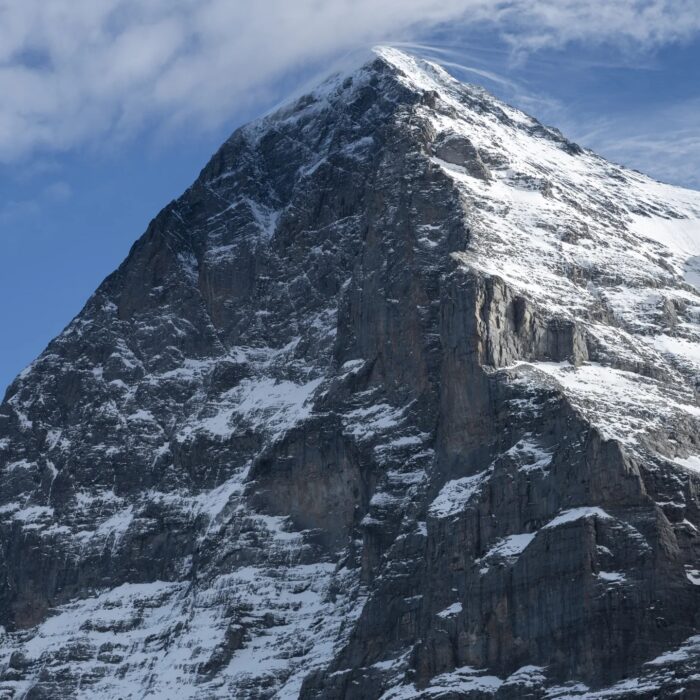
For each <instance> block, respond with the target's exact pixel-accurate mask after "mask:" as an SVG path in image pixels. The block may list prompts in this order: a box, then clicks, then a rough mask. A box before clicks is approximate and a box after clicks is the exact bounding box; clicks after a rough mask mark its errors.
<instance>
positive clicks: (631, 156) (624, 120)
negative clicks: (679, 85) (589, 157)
mask: <svg viewBox="0 0 700 700" xmlns="http://www.w3.org/2000/svg"><path fill="white" fill-rule="evenodd" d="M698 114H700V98H692V99H688V100H684V101H681V102H677V103H674V104H671V105H665V106H662V107H660V108H654V107H653V105H651V106H650V108H649V109H647V110H645V111H644V112H643V113H641V114H640V113H638V112H637V113H634V114H629V113H628V114H620V115H618V116H616V117H614V118H606V119H599V120H597V121H596V122H595V123H593V124H590V123H589V124H583V123H577V122H576V120H575V119H573V120H572V121H571V123H570V124H569V131H570V132H572V133H574V134H575V135H576V138H577V139H578V140H579V141H580V142H581V143H582V144H584V145H586V146H589V147H591V148H594V149H595V150H596V151H598V152H599V153H601V154H602V155H604V156H606V157H607V158H609V159H611V160H614V161H617V162H619V163H624V164H625V165H628V166H630V167H634V168H637V169H638V170H641V171H642V172H645V173H650V174H652V175H654V176H655V177H656V178H658V179H660V180H663V181H665V182H669V183H671V184H682V185H685V186H690V187H695V188H697V189H700V168H699V165H700V120H698Z"/></svg>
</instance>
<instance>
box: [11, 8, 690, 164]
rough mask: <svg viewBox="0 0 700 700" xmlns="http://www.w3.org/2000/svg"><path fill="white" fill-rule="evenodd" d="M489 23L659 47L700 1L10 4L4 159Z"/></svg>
mask: <svg viewBox="0 0 700 700" xmlns="http://www.w3.org/2000/svg"><path fill="white" fill-rule="evenodd" d="M448 21H449V22H456V23H462V24H464V25H465V26H466V25H475V24H479V23H487V24H488V25H489V26H491V27H492V28H494V29H495V30H496V31H498V32H499V33H501V34H502V35H503V36H506V37H507V38H508V41H509V42H510V44H511V45H512V47H513V49H514V51H517V52H525V53H527V52H531V51H535V50H538V49H540V48H542V47H545V46H563V45H566V44H567V43H569V42H575V41H586V42H594V43H595V42H597V43H600V42H603V43H605V42H610V43H614V44H617V45H625V44H627V45H630V46H631V45H634V46H637V47H651V48H653V47H657V46H660V45H662V44H665V43H667V42H674V41H682V40H685V39H688V38H690V37H692V36H694V35H695V34H697V33H698V31H700V3H697V2H696V0H606V2H596V3H593V2H588V3H586V2H581V1H580V0H293V1H292V0H257V1H256V2H245V1H243V0H51V2H49V3H47V2H43V1H42V0H22V1H21V2H20V1H18V0H0V94H2V100H0V161H5V162H8V161H12V160H17V159H19V158H23V157H26V156H27V154H29V153H32V152H35V151H37V150H40V151H41V150H44V151H61V150H65V149H70V148H72V147H76V146H82V145H84V144H86V143H89V142H99V141H100V140H106V139H109V140H110V141H113V140H114V139H119V138H122V137H124V136H125V135H131V134H133V133H135V132H137V131H138V130H139V129H142V128H143V127H144V126H145V125H147V124H150V125H153V124H156V125H159V127H162V128H173V127H177V126H178V125H183V124H186V125H187V126H188V127H191V126H192V125H195V126H197V127H198V128H202V129H206V128H209V127H215V126H217V125H220V124H222V123H224V122H225V121H226V120H228V119H230V118H231V116H232V115H233V114H235V113H236V112H237V111H240V110H241V109H242V108H244V107H251V106H255V105H258V104H260V103H262V102H265V101H266V100H269V99H271V97H272V96H273V95H274V93H275V89H279V84H280V81H283V80H284V79H285V78H289V76H293V75H296V74H297V73H298V72H300V71H302V72H303V71H305V70H311V69H313V68H314V67H320V66H322V65H324V63H327V62H328V61H330V60H333V59H334V58H335V57H337V56H338V55H339V54H341V53H342V52H344V51H348V50H351V49H354V48H357V47H358V46H367V45H369V44H372V43H375V42H380V41H384V40H399V39H411V38H414V37H418V36H421V34H425V32H426V31H427V29H428V28H429V27H431V26H436V25H439V24H440V23H444V22H448Z"/></svg>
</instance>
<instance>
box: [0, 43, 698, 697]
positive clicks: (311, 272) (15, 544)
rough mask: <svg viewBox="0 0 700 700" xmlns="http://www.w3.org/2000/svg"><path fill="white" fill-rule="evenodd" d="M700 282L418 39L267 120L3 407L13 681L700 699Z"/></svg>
mask: <svg viewBox="0 0 700 700" xmlns="http://www.w3.org/2000/svg"><path fill="white" fill-rule="evenodd" d="M698 283H700V193H698V192H693V191H689V190H683V189H681V188H677V187H671V186H668V185H663V184H660V183H657V182H654V181H653V180H651V179H649V178H647V177H645V176H643V175H641V174H639V173H636V172H632V171H629V170H626V169H625V168H622V167H619V166H617V165H614V164H612V163H609V162H607V161H605V160H604V159H602V158H600V157H599V156H597V155H595V154H594V153H592V152H590V151H587V150H584V149H582V148H580V147H579V146H577V145H576V144H574V143H572V142H570V141H568V140H567V139H566V138H564V137H563V136H562V135H561V134H560V133H559V132H558V131H557V130H555V129H551V128H548V127H545V126H543V125H542V124H540V123H538V122H537V121H536V120H534V119H532V118H531V117H529V116H527V115H525V114H523V113H522V112H520V111H518V110H516V109H513V108H512V107H509V106H508V105H506V104H503V103H502V102H500V101H498V100H497V99H495V98H494V97H492V96H490V95H489V94H488V93H486V92H485V91H484V90H482V89H480V88H477V87H473V86H468V85H463V84H460V83H459V82H457V81H456V80H454V79H453V78H451V77H450V76H449V75H448V74H447V73H445V72H444V71H443V70H442V69H441V68H439V67H438V66H435V65H433V64H430V63H427V62H424V61H422V60H419V59H416V58H413V57H411V56H408V55H406V54H404V53H401V52H398V51H396V50H394V49H377V50H376V53H375V55H374V56H373V58H372V59H371V61H370V62H368V63H366V64H365V65H363V66H362V67H360V68H358V69H356V70H354V71H352V72H351V73H348V74H346V75H341V76H336V77H334V78H331V79H330V80H329V81H327V82H325V83H324V84H323V85H321V86H320V87H319V88H317V89H316V90H313V91H312V92H310V93H309V94H307V95H304V96H303V97H301V98H300V99H298V100H296V101H294V102H293V103H291V104H288V105H286V106H285V107H283V108H281V109H280V110H278V111H277V112H275V113H273V114H271V115H268V116H266V117H264V118H263V119H261V120H259V121H256V122H254V123H252V124H250V125H248V126H245V127H243V128H241V129H239V130H238V131H236V132H235V133H234V134H233V135H232V136H231V138H230V139H229V140H228V141H227V142H226V143H225V144H224V145H223V146H222V147H221V149H220V150H219V151H218V152H217V153H216V154H215V155H214V157H213V158H212V159H211V161H210V162H209V164H208V165H207V166H206V167H205V168H204V170H203V171H202V172H201V174H200V175H199V177H198V178H197V180H196V181H195V183H194V184H193V185H192V186H191V187H190V188H189V189H188V190H187V191H186V192H185V193H184V194H183V195H182V197H180V198H179V199H178V200H176V201H174V202H172V203H170V204H169V205H168V206H167V207H166V208H165V209H164V210H163V211H162V212H161V213H160V214H159V215H158V216H157V217H156V218H155V219H154V220H153V221H152V222H151V224H150V225H149V227H148V229H147V231H146V233H145V234H144V235H143V236H142V237H141V238H140V239H139V240H138V242H137V243H136V244H135V245H134V247H133V248H132V250H131V252H130V253H129V256H128V257H127V259H126V260H125V261H124V262H123V263H122V265H121V266H120V267H119V269H118V270H117V271H116V272H114V273H113V274H112V275H110V276H109V277H108V278H107V279H106V280H105V281H104V283H103V284H102V285H101V286H100V287H99V289H98V290H97V291H96V292H95V294H94V295H93V296H92V297H91V298H90V300H89V301H88V302H87V304H86V306H85V308H84V309H83V311H82V312H81V313H80V314H79V315H78V316H77V317H76V318H75V319H74V320H73V321H72V322H71V323H70V325H69V326H68V327H67V328H66V329H65V330H64V331H63V332H62V333H61V334H60V335H59V336H58V337H57V338H56V339H54V340H53V341H52V342H51V343H50V344H49V346H48V347H47V349H46V350H45V351H44V353H43V354H42V355H41V356H40V357H39V358H38V359H37V360H36V361H35V362H34V363H32V365H30V367H28V368H27V369H26V370H25V371H24V372H22V374H21V375H20V376H19V377H18V378H17V379H16V380H15V381H14V383H13V384H12V385H11V386H10V388H9V390H8V392H7V395H6V397H5V400H4V402H3V403H2V405H1V406H0V538H1V542H2V550H1V554H2V557H1V558H0V572H1V573H2V576H1V577H0V601H1V603H2V604H1V605H0V617H1V618H2V619H0V624H2V625H3V633H2V635H1V636H0V646H1V648H2V663H1V665H0V696H2V697H7V698H27V699H31V700H38V699H40V698H46V699H49V698H50V699H52V700H57V699H63V698H105V699H109V700H117V699H118V698H119V699H126V698H134V699H136V698H139V699H140V698H146V697H147V698H168V699H171V698H201V699H210V698H238V699H245V698H250V699H252V698H258V699H260V698H285V699H286V698H297V697H300V698H306V699H321V698H345V699H348V700H350V699H352V700H360V699H363V700H366V699H371V698H383V699H384V700H408V699H410V698H420V699H428V698H442V699H456V698H470V699H475V700H476V699H478V700H483V699H485V698H494V699H495V700H515V699H525V698H531V699H535V698H545V697H547V698H580V699H581V700H583V699H584V698H585V699H586V700H592V699H596V698H600V699H602V698H648V699H650V698H663V697H679V698H680V697H684V698H692V697H698V696H700V680H698V679H699V678H700V631H699V627H700V534H699V531H698V528H700V430H699V428H700V406H699V404H698V390H699V388H700V381H699V378H700V351H699V350H698V348H699V347H700V291H699V290H698V287H697V286H695V285H697V284H698Z"/></svg>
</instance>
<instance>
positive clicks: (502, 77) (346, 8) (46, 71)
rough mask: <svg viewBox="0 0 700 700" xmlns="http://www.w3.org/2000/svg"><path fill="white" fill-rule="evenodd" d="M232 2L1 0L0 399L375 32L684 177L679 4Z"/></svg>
mask: <svg viewBox="0 0 700 700" xmlns="http://www.w3.org/2000/svg"><path fill="white" fill-rule="evenodd" d="M242 5H243V3H239V2H229V1H227V0H197V1H196V2H195V0H169V1H168V2H166V0H149V1H148V2H136V0H53V1H52V3H50V4H49V5H47V4H44V3H41V2H40V1H39V0H26V2H23V3H16V2H12V0H0V90H1V91H2V94H3V100H2V101H0V262H1V263H2V267H1V270H2V273H1V274H0V298H2V300H3V302H2V304H0V328H2V343H0V393H2V389H3V388H4V386H5V385H7V384H8V383H9V382H10V381H11V379H12V378H13V377H14V376H15V375H16V374H17V372H19V371H20V370H21V369H22V368H23V367H24V366H26V364H28V363H29V362H30V361H31V360H32V359H33V358H34V357H35V356H36V355H37V354H38V353H39V352H41V350H42V349H43V348H44V347H45V345H46V343H47V342H48V341H49V340H50V339H51V337H53V336H54V335H56V334H57V333H58V332H60V330H61V329H62V328H63V327H64V326H65V325H66V324H67V323H68V322H69V321H70V319H71V318H72V317H73V316H74V315H75V314H76V313H77V312H78V311H79V310H80V308H81V306H82V305H83V303H84V302H85V300H86V299H87V297H88V296H89V295H90V293H91V292H92V291H93V290H94V289H95V287H96V286H97V285H98V284H99V282H100V281H101V280H102V279H103V278H104V277H105V276H106V275H107V274H108V273H109V272H110V271H111V270H113V269H114V268H115V267H116V266H117V265H118V264H119V263H120V262H121V260H122V259H123V258H124V256H125V255H126V254H127V253H128V250H129V247H130V246H131V244H132V243H133V242H134V241H135V240H136V238H138V236H139V235H141V233H142V232H143V231H144V230H145V228H146V225H147V224H148V221H149V220H150V219H151V218H152V217H153V216H155V214H156V213H157V212H158V211H159V210H160V209H161V208H162V207H163V206H164V205H165V204H167V202H168V201H170V200H171V199H173V198H174V197H176V196H178V195H179V194H180V193H181V192H182V191H183V190H184V189H185V188H186V187H187V186H188V185H189V184H190V183H191V182H192V180H193V179H194V178H195V177H196V175H197V174H198V172H199V170H200V169H201V168H202V166H203V165H204V164H205V162H206V161H207V159H208V158H209V156H210V155H211V154H212V152H213V151H214V150H215V149H216V148H217V147H218V145H219V144H220V143H221V141H223V140H224V139H225V138H226V137H227V136H228V134H229V133H230V132H231V131H232V130H233V129H234V128H235V127H236V126H238V125H240V124H241V123H244V122H245V121H247V120H249V119H251V118H253V117H254V116H255V115H257V114H260V113H261V112H263V111H265V110H267V109H269V108H270V107H272V106H273V105H274V104H276V103H277V102H279V101H280V100H282V99H284V98H285V96H287V95H288V94H290V93H292V92H295V91H297V90H299V89H300V86H303V85H304V84H307V83H308V82H309V81H313V80H314V79H315V78H317V77H321V75H322V74H323V72H324V71H327V70H328V65H329V64H330V65H332V64H333V62H334V61H341V60H343V59H344V58H345V57H347V55H348V53H351V54H355V53H358V52H361V51H366V50H367V48H368V47H369V46H371V45H373V44H375V43H396V44H398V45H399V46H402V45H403V46H405V47H406V48H407V49H408V50H412V51H413V52H416V53H421V54H423V55H426V56H428V57H431V58H433V59H436V60H438V61H440V62H442V63H443V65H445V66H446V67H447V68H448V69H449V70H450V71H451V72H453V73H454V74H455V75H456V76H457V77H459V78H460V79H464V80H467V81H469V82H476V83H479V84H482V85H484V86H485V87H487V88H488V89H490V90H491V91H492V92H494V93H495V94H497V95H498V96H500V97H502V98H504V99H506V100H507V101H509V102H511V103H512V104H515V105H516V106H519V107H521V108H523V109H525V111H527V112H529V113H531V114H533V115H534V116H536V117H538V118H540V119H541V120H543V121H544V122H546V123H549V124H553V125H555V126H557V127H559V128H560V129H561V130H562V131H564V132H565V133H566V134H567V135H568V136H570V137H572V138H573V139H574V140H577V141H578V142H580V143H582V144H583V145H585V146H589V147H592V148H594V149H595V150H598V151H599V152H601V153H602V154H603V155H606V156H608V157H610V158H611V159H612V160H615V161H617V162H621V163H624V164H626V165H629V166H631V167H635V168H638V169H640V170H642V171H645V172H648V173H649V174H651V175H653V176H655V177H657V178H659V179H662V180H665V181H668V182H674V183H677V184H682V185H685V186H688V187H694V188H697V189H700V118H698V115H699V114H700V80H698V66H700V3H696V2H695V1H694V0H606V1H605V2H603V1H602V0H601V2H599V3H595V2H583V1H582V0H440V2H436V1H435V0H402V1H401V2H399V1H398V0H396V1H394V0H385V2H383V3H381V4H378V3H376V2H370V0H355V1H354V2H350V1H349V0H326V2H325V3H318V2H316V1H315V0H298V2H295V3H287V2H285V1H284V0H261V2H259V3H256V4H255V6H253V5H250V4H247V3H246V5H247V6H246V7H245V8H244V7H242ZM48 8H50V9H48ZM271 17H275V18H276V21H275V22H271V21H270V18H271Z"/></svg>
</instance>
